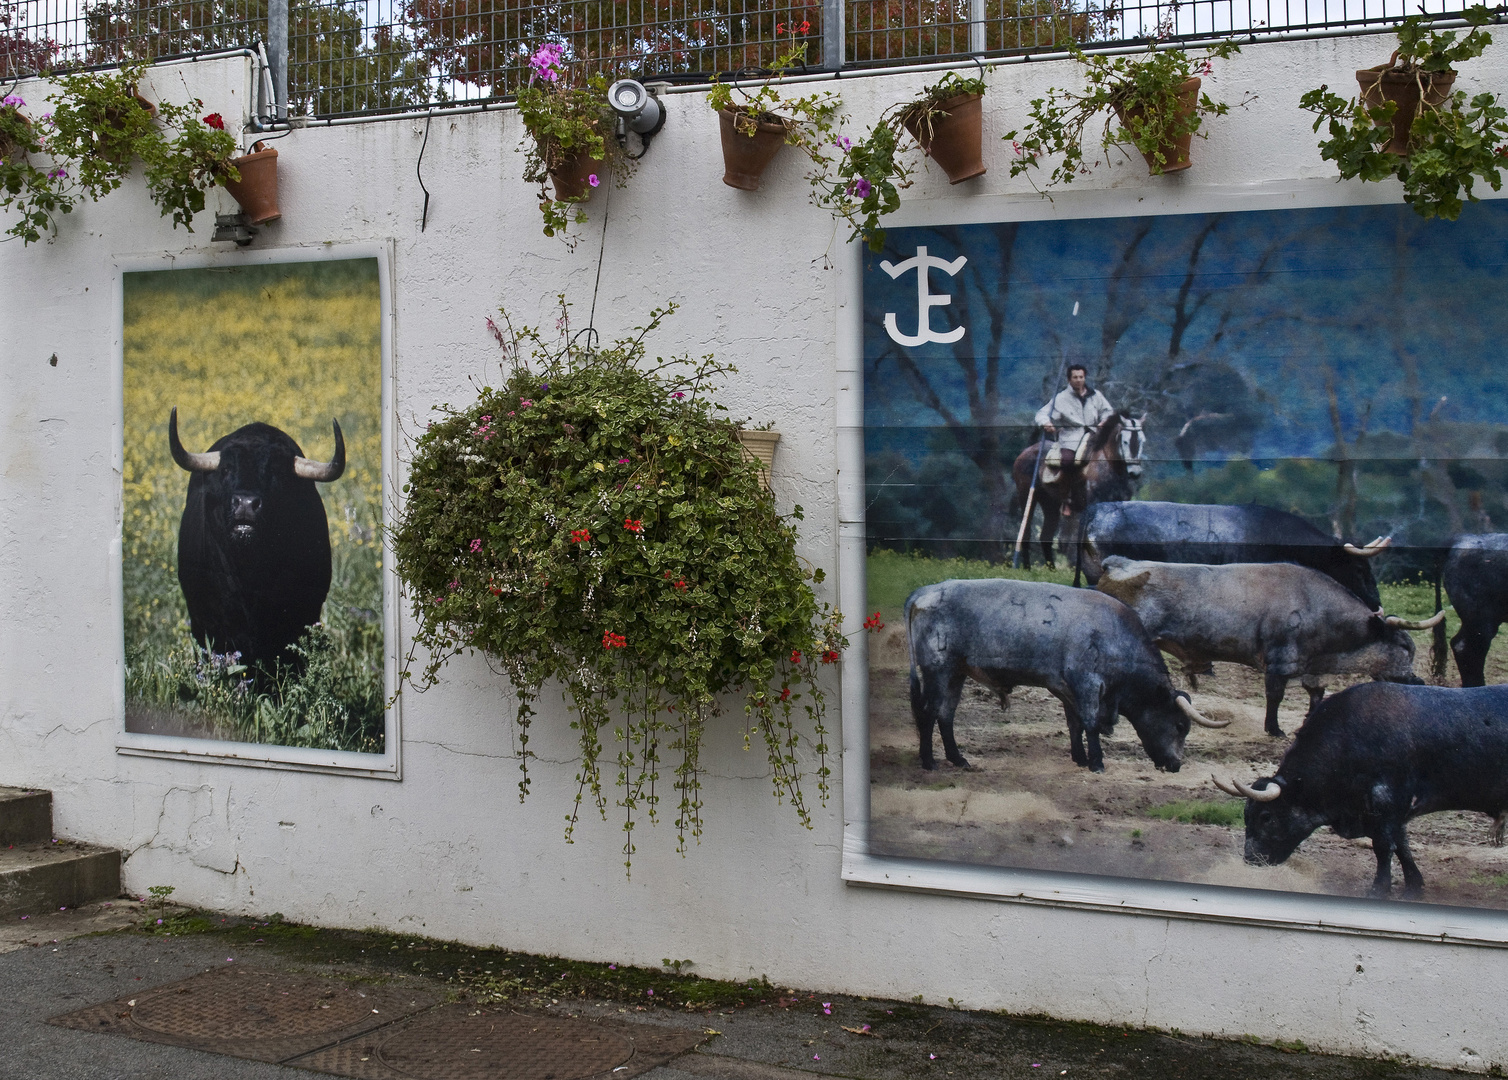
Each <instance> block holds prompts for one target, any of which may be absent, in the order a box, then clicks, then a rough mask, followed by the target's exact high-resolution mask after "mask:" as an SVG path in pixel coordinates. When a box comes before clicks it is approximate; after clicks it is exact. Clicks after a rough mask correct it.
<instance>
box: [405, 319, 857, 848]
mask: <svg viewBox="0 0 1508 1080" xmlns="http://www.w3.org/2000/svg"><path fill="white" fill-rule="evenodd" d="M672 311H674V305H670V306H668V307H666V308H662V309H659V310H656V311H654V312H652V313H651V315H650V318H649V321H648V324H647V325H646V326H644V327H641V328H640V329H639V330H638V332H637V333H636V335H635V336H634V337H632V338H629V339H627V340H621V341H618V342H615V343H614V344H612V345H611V346H607V347H596V346H595V345H594V344H592V342H591V335H592V333H593V332H592V331H585V332H584V333H583V335H577V336H574V337H573V336H571V334H570V329H569V321H568V318H567V315H568V312H567V311H566V310H565V305H564V300H563V299H562V318H561V322H560V326H561V327H562V330H561V335H562V336H561V342H560V344H559V345H558V346H557V347H556V348H553V349H551V348H548V347H547V346H546V343H545V341H544V339H543V338H542V337H541V335H540V334H539V332H538V331H536V330H534V329H532V328H529V327H523V328H519V329H515V328H514V327H513V325H512V323H511V322H509V320H508V319H507V317H506V315H504V317H503V318H502V320H501V326H499V325H498V324H496V323H494V322H493V321H492V320H490V319H489V320H488V325H489V327H490V329H491V330H492V333H493V334H494V336H495V337H496V339H497V341H498V343H499V344H500V345H501V346H502V348H503V350H504V354H505V357H506V364H507V367H506V368H505V372H504V374H505V379H504V381H503V384H502V385H501V386H499V387H496V388H494V387H484V388H482V390H481V392H480V393H479V395H478V397H477V400H476V401H475V402H473V403H471V404H470V405H467V406H465V407H461V408H454V407H451V406H448V405H447V406H441V407H440V408H439V409H438V412H439V416H438V417H437V418H436V419H435V420H434V421H433V422H432V423H431V424H430V426H429V427H428V429H427V430H426V431H425V432H424V433H423V434H422V435H420V436H419V438H418V439H417V441H416V444H415V447H414V455H413V462H412V467H411V471H410V474H409V478H408V483H407V484H406V485H405V486H404V489H403V490H404V493H405V501H404V505H403V507H402V509H401V511H400V513H399V514H398V515H397V522H396V524H395V526H394V528H393V530H392V533H391V539H392V544H393V550H394V552H395V554H396V564H397V571H398V576H399V577H400V578H401V579H402V581H403V583H404V587H405V590H406V592H407V596H408V600H409V602H410V604H411V605H412V610H413V614H414V618H415V620H416V622H417V623H418V630H417V632H416V634H415V637H414V642H415V646H416V648H417V649H419V650H423V651H426V652H427V653H428V655H429V659H428V661H427V663H426V664H425V666H424V669H423V672H422V674H421V675H420V676H419V678H418V679H417V680H413V679H412V676H411V673H410V672H408V671H405V672H404V675H403V678H404V679H405V680H409V681H410V682H413V683H414V684H415V685H417V687H418V688H419V689H426V688H428V687H429V686H432V685H433V684H434V683H435V682H436V681H437V680H438V678H439V675H440V671H441V669H442V668H443V667H444V665H445V664H446V663H447V661H448V660H449V659H450V658H451V657H453V656H456V655H458V654H460V653H461V652H464V651H467V650H477V651H480V652H482V653H484V654H486V655H487V656H489V657H490V658H492V659H493V660H494V661H495V662H496V663H497V664H498V666H499V667H500V668H501V671H502V672H503V673H505V674H506V675H507V677H508V679H509V680H510V682H511V683H512V684H513V687H514V689H515V690H516V692H517V697H518V710H517V722H518V725H519V729H520V737H519V746H520V750H519V757H520V768H521V769H522V771H523V778H522V779H521V781H520V783H519V797H520V799H522V798H523V797H524V796H525V795H527V793H528V790H529V773H528V768H529V759H530V757H531V756H532V754H531V753H530V751H529V728H530V725H531V723H532V721H533V718H534V716H535V703H536V702H537V700H538V699H539V697H540V695H541V693H543V689H544V685H545V683H546V682H549V681H552V680H553V681H556V682H558V683H559V685H560V687H561V689H562V692H563V694H564V696H565V698H566V699H567V700H568V701H569V702H570V704H571V706H572V708H573V711H574V714H575V720H574V721H573V722H572V727H573V728H575V729H576V730H577V732H578V739H579V743H580V749H581V769H580V772H579V773H578V775H577V784H578V787H577V792H576V799H575V805H574V808H573V810H572V812H571V815H570V817H569V819H568V820H569V824H568V826H567V828H566V839H567V841H568V842H569V841H570V839H571V835H572V832H573V830H574V828H575V825H576V822H577V819H578V815H579V814H580V811H581V807H582V804H583V802H584V801H585V800H587V799H590V801H591V803H592V805H594V806H595V807H596V809H597V811H598V812H599V813H600V814H602V816H603V817H604V818H605V817H606V814H607V804H608V800H609V798H610V797H611V798H613V799H614V800H615V802H616V805H618V806H619V807H621V808H622V810H623V828H624V831H625V833H626V834H627V835H626V837H625V840H624V848H623V850H624V855H625V857H626V859H627V861H628V862H629V863H631V862H632V856H633V852H634V843H633V829H634V827H635V825H636V823H637V821H638V819H639V818H640V817H641V816H644V817H647V818H648V819H649V820H650V821H651V822H654V821H657V820H658V819H659V817H660V816H661V811H660V805H661V801H662V799H664V798H665V796H664V795H663V794H662V785H661V784H660V769H661V761H662V757H663V758H665V759H666V760H667V761H669V760H673V761H674V766H673V777H672V780H671V788H672V792H673V796H672V797H673V799H674V805H675V828H676V832H677V835H678V838H679V844H678V846H679V848H680V850H682V851H684V849H685V841H686V837H687V835H688V834H690V835H691V836H692V837H700V835H701V829H702V817H701V808H702V801H701V784H702V777H701V762H700V754H701V747H702V740H703V737H704V732H705V729H706V725H707V723H708V722H709V721H710V720H711V719H712V718H713V717H715V716H717V715H718V714H719V712H720V710H721V701H722V699H723V697H724V695H730V694H737V695H741V696H742V698H743V706H744V714H745V717H746V721H745V728H744V738H745V745H746V746H747V745H748V744H749V742H750V741H751V739H752V738H753V737H754V734H755V733H756V732H757V735H758V738H759V740H760V741H761V742H762V743H763V745H764V749H765V755H766V759H767V761H768V762H769V765H770V769H771V772H772V780H773V785H774V795H775V798H776V799H777V801H783V800H787V799H788V800H789V801H790V802H791V804H792V806H793V807H794V808H795V811H796V814H797V816H798V817H799V819H800V820H801V821H802V823H803V824H806V825H808V826H810V817H809V813H808V810H807V804H806V796H805V792H804V791H803V787H802V778H803V774H804V766H803V763H802V757H803V754H804V752H808V751H809V752H810V753H812V754H814V755H815V759H816V769H815V773H816V786H817V790H818V793H819V796H820V798H821V799H822V801H823V802H825V801H826V798H827V795H828V788H829V784H828V778H829V775H830V770H829V767H828V764H827V754H828V746H827V742H826V739H827V729H826V726H825V719H824V718H825V712H826V705H825V699H824V696H823V691H822V687H821V670H822V667H823V665H825V664H832V663H836V662H837V661H838V659H839V658H840V655H841V650H842V649H843V648H844V646H845V645H846V644H847V643H846V641H845V640H844V639H843V637H842V636H841V634H840V632H839V618H840V616H839V615H838V613H837V612H834V611H832V610H831V609H830V608H829V607H828V606H827V605H825V604H819V602H818V601H817V598H816V596H815V595H814V594H813V592H812V589H811V584H810V583H811V582H820V581H821V580H822V577H823V575H822V571H821V570H816V569H808V568H807V567H806V566H805V565H804V564H803V562H802V560H801V559H800V558H799V557H798V556H797V554H796V539H797V534H796V527H795V521H797V520H800V517H801V509H800V507H797V508H796V509H795V512H794V514H793V515H792V517H790V518H787V517H783V516H782V515H781V514H780V513H779V512H778V511H777V510H776V508H775V503H774V500H773V498H772V497H771V496H770V494H769V493H768V492H767V491H765V490H763V489H762V488H761V486H760V484H759V480H758V470H757V466H756V465H755V463H753V462H752V461H750V460H748V459H747V458H746V457H745V455H744V454H743V452H742V449H741V447H740V445H739V442H738V439H737V436H736V434H735V432H736V427H735V425H734V424H733V423H731V422H730V421H729V420H728V419H726V418H724V417H723V416H720V415H719V414H720V413H721V412H722V411H723V410H722V409H721V407H720V406H718V405H716V404H714V403H713V402H712V401H711V400H710V399H709V397H708V392H709V387H710V384H711V382H712V381H713V380H714V379H715V378H718V377H720V376H723V375H726V374H730V373H731V372H732V371H733V370H734V369H733V368H731V367H728V366H725V365H721V364H718V363H716V362H715V361H714V359H713V358H712V357H710V356H708V357H703V358H702V359H700V360H695V361H693V360H690V359H688V358H679V359H671V360H664V359H658V358H657V359H656V360H654V361H653V362H647V361H646V355H647V354H646V351H645V345H644V340H645V337H646V336H647V335H648V334H650V333H651V332H653V331H654V330H655V329H656V328H657V327H658V326H659V325H660V323H661V321H662V320H663V319H664V318H665V317H666V316H668V315H669V314H670V313H671V312H672ZM525 351H527V352H528V353H529V356H527V357H526V356H525V355H524V353H525ZM801 713H804V715H805V717H806V724H805V725H798V723H797V716H798V714H801ZM803 726H804V727H806V729H807V731H809V733H810V734H809V735H807V736H805V737H804V736H803V733H802V727H803ZM609 741H610V742H611V743H612V745H613V747H614V750H613V751H612V753H611V754H610V755H609V754H608V753H607V751H605V749H604V747H605V745H606V744H607V743H608V742H609ZM808 742H810V744H811V745H810V746H809V747H808V748H805V749H804V744H806V743H808ZM604 773H608V774H609V775H606V776H605V775H604ZM609 788H611V789H613V791H614V794H612V795H610V793H609V790H608V789H609Z"/></svg>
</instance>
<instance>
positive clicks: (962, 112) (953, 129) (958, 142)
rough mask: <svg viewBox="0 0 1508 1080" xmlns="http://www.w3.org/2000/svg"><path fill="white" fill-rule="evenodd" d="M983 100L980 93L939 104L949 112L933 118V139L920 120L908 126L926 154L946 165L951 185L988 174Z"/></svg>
mask: <svg viewBox="0 0 1508 1080" xmlns="http://www.w3.org/2000/svg"><path fill="white" fill-rule="evenodd" d="M980 99H981V95H979V94H959V95H958V96H957V97H950V98H948V99H947V100H946V101H942V102H939V103H938V107H939V108H940V109H942V110H943V112H944V113H945V114H946V115H939V116H934V117H933V119H932V134H931V137H930V138H927V137H926V136H927V132H926V131H924V130H922V127H921V124H920V123H919V122H917V123H908V124H907V125H906V130H907V131H909V132H911V137H912V138H913V139H915V140H916V141H917V144H918V145H919V146H920V147H921V148H922V153H924V154H926V155H927V156H928V157H929V158H931V159H932V160H933V161H935V162H937V163H938V164H939V165H941V166H942V167H943V171H944V172H946V173H947V174H948V183H950V184H961V183H963V182H964V181H965V180H972V179H974V177H976V176H983V175H984V172H985V164H984V154H983V142H984V113H983V110H982V108H981V106H980Z"/></svg>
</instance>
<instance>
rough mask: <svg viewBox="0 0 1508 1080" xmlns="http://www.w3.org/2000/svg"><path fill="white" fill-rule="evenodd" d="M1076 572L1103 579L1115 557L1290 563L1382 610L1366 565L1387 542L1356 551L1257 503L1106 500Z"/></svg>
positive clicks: (1093, 514) (1097, 508)
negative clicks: (1102, 572)
mask: <svg viewBox="0 0 1508 1080" xmlns="http://www.w3.org/2000/svg"><path fill="white" fill-rule="evenodd" d="M1082 530H1083V531H1082V533H1081V534H1080V540H1081V543H1080V544H1079V545H1078V555H1077V559H1076V564H1075V567H1074V584H1075V585H1077V584H1078V576H1079V572H1080V571H1081V570H1082V571H1083V574H1084V576H1085V577H1087V578H1088V579H1089V584H1091V585H1093V584H1095V583H1096V582H1098V581H1099V579H1100V565H1101V563H1102V561H1103V560H1104V559H1105V558H1107V557H1108V556H1111V555H1124V556H1125V557H1126V558H1128V559H1136V560H1139V561H1142V562H1164V563H1204V564H1207V565H1212V566H1218V565H1222V564H1224V563H1271V562H1290V563H1297V564H1298V565H1300V566H1307V567H1310V568H1311V569H1314V570H1318V571H1319V572H1320V573H1322V574H1326V575H1328V576H1329V577H1332V578H1334V579H1335V580H1336V581H1337V582H1339V583H1340V584H1341V586H1343V587H1344V588H1346V589H1348V590H1349V591H1350V592H1351V593H1353V594H1354V595H1356V596H1357V597H1359V598H1360V599H1361V600H1362V601H1363V602H1365V603H1366V605H1367V608H1368V610H1370V611H1374V612H1378V613H1379V614H1380V613H1381V611H1382V597H1381V596H1380V595H1379V594H1378V592H1377V580H1376V578H1374V577H1373V576H1372V568H1371V566H1370V565H1369V563H1368V560H1369V559H1371V558H1373V557H1375V556H1377V555H1379V554H1381V553H1382V552H1383V550H1384V549H1385V548H1386V547H1387V546H1388V541H1387V540H1384V539H1382V538H1381V537H1379V538H1378V539H1376V540H1374V541H1372V543H1370V544H1368V545H1366V547H1357V546H1356V545H1354V544H1348V543H1345V542H1343V541H1341V540H1337V539H1336V538H1335V537H1333V536H1330V535H1328V534H1326V533H1323V532H1321V531H1320V530H1319V529H1316V528H1315V527H1314V526H1313V525H1311V524H1309V523H1308V522H1307V521H1305V520H1304V519H1303V518H1301V517H1299V516H1298V515H1296V514H1290V513H1287V512H1286V511H1283V510H1275V509H1273V508H1272V507H1270V506H1259V505H1257V504H1255V503H1252V504H1248V505H1242V506H1222V505H1218V504H1216V505H1206V504H1198V503H1169V502H1101V503H1096V504H1095V505H1093V506H1091V507H1090V508H1089V509H1088V510H1087V511H1086V512H1085V514H1084V521H1083V526H1082Z"/></svg>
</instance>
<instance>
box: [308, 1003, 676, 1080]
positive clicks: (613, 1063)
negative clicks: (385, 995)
mask: <svg viewBox="0 0 1508 1080" xmlns="http://www.w3.org/2000/svg"><path fill="white" fill-rule="evenodd" d="M705 1038H706V1036H705V1035H704V1034H702V1033H701V1032H698V1031H687V1030H683V1029H675V1028H663V1027H658V1026H650V1025H648V1024H625V1023H621V1022H616V1021H611V1020H589V1019H585V1018H582V1017H565V1016H548V1015H545V1014H540V1013H515V1012H508V1011H505V1010H502V1009H480V1010H479V1009H475V1008H472V1007H468V1006H465V1005H447V1006H444V1007H442V1008H439V1009H434V1010H431V1011H430V1012H427V1013H424V1014H422V1015H419V1016H416V1017H413V1018H411V1019H410V1020H408V1021H405V1022H404V1023H401V1024H394V1025H393V1026H391V1027H387V1028H383V1029H381V1030H378V1031H372V1032H368V1033H367V1034H366V1035H363V1036H361V1037H359V1038H355V1039H348V1040H346V1041H344V1042H342V1043H341V1044H340V1045H339V1046H334V1047H330V1048H329V1049H326V1050H321V1051H318V1052H317V1053H314V1054H310V1055H308V1056H307V1057H304V1058H300V1059H298V1060H296V1061H290V1062H286V1064H289V1065H295V1066H298V1067H300V1068H305V1069H316V1070H318V1071H320V1072H330V1073H335V1074H337V1075H340V1076H351V1077H356V1078H358V1080H588V1078H595V1077H604V1078H606V1077H610V1078H612V1080H628V1078H631V1077H634V1076H638V1075H639V1074H640V1073H642V1072H647V1071H649V1070H650V1069H653V1068H656V1067H657V1066H660V1065H663V1064H665V1063H666V1062H668V1061H670V1060H671V1059H672V1058H674V1057H677V1056H679V1055H680V1054H683V1053H685V1052H686V1051H688V1050H691V1049H693V1048H694V1047H695V1046H696V1045H697V1044H698V1043H700V1042H702V1041H703V1040H704V1039H705Z"/></svg>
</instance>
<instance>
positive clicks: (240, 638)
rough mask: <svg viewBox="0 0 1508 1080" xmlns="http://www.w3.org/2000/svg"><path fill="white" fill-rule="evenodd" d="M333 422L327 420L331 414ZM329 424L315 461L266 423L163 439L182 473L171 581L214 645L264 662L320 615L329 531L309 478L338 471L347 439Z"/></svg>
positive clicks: (284, 651)
mask: <svg viewBox="0 0 1508 1080" xmlns="http://www.w3.org/2000/svg"><path fill="white" fill-rule="evenodd" d="M332 422H333V421H332ZM333 423H334V427H335V456H334V457H333V458H332V459H331V460H329V461H327V462H326V461H313V460H311V459H309V458H306V457H304V456H303V451H302V450H301V449H300V448H299V445H298V443H296V442H294V441H293V439H292V438H290V437H289V436H288V435H287V434H285V433H284V432H282V431H279V430H278V429H277V428H275V427H272V426H271V425H269V424H262V423H255V424H247V425H246V426H245V427H242V428H238V429H237V430H235V431H233V432H231V433H230V434H229V435H226V436H224V437H223V438H220V439H218V440H216V442H215V443H214V445H213V446H211V447H210V448H209V450H208V451H207V452H205V453H202V454H193V453H189V452H188V451H186V450H184V448H183V443H182V442H180V441H179V438H178V410H177V409H176V408H174V409H173V411H172V414H171V416H170V418H169V420H168V447H169V449H170V450H171V451H172V454H173V460H174V461H175V462H177V463H178V466H179V467H180V468H182V469H184V470H186V471H187V472H188V473H189V474H190V476H189V483H188V497H187V498H186V499H185V500H184V504H183V519H182V521H181V522H180V524H179V526H178V584H179V585H180V586H181V587H182V589H183V599H184V602H185V603H186V604H187V605H188V613H189V626H190V629H191V630H192V632H193V635H194V640H196V641H197V642H198V643H199V644H200V645H201V646H203V647H204V648H206V649H209V650H211V651H212V652H216V653H225V654H229V653H240V654H241V661H242V662H243V663H245V664H247V665H255V664H258V663H260V664H261V665H262V666H263V667H264V668H265V667H269V666H271V665H273V664H275V663H276V662H278V661H279V660H287V659H289V656H288V647H289V646H290V645H292V644H293V643H294V642H296V641H298V639H299V637H300V636H302V634H303V633H304V631H305V630H306V629H308V627H310V626H311V625H313V624H314V623H317V622H319V619H320V611H321V609H322V608H323V607H324V603H325V595H326V594H327V593H328V592H329V591H330V530H329V524H328V522H327V521H326V519H325V505H324V503H323V502H322V501H321V499H320V496H319V490H318V489H317V488H316V487H315V486H314V485H315V482H316V481H318V482H320V483H330V482H331V481H334V480H338V479H339V478H340V475H341V473H342V472H344V471H345V466H346V444H345V438H344V437H343V436H342V435H341V431H340V424H339V423H338V422H333Z"/></svg>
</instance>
